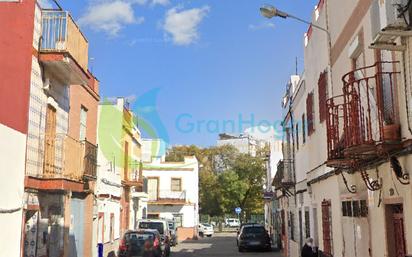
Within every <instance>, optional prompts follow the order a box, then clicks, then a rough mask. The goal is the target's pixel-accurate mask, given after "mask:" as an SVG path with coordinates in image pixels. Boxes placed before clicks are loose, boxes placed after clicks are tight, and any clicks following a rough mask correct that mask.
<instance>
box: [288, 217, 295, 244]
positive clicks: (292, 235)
mask: <svg viewBox="0 0 412 257" xmlns="http://www.w3.org/2000/svg"><path fill="white" fill-rule="evenodd" d="M289 231H290V232H289V233H290V239H291V240H295V215H294V214H293V212H289Z"/></svg>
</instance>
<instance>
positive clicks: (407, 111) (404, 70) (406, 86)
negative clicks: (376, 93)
mask: <svg viewBox="0 0 412 257" xmlns="http://www.w3.org/2000/svg"><path fill="white" fill-rule="evenodd" d="M403 44H406V46H407V49H408V54H410V47H409V42H406V39H405V38H402V45H403ZM402 62H403V74H404V75H403V79H404V84H405V107H406V119H407V121H408V130H409V133H410V134H412V128H411V123H410V117H409V115H410V113H409V100H408V80H407V78H406V74H408V73H407V70H406V55H405V51H402ZM410 65H411V63H410V57H408V69H409V71H410ZM409 76H410V73H409Z"/></svg>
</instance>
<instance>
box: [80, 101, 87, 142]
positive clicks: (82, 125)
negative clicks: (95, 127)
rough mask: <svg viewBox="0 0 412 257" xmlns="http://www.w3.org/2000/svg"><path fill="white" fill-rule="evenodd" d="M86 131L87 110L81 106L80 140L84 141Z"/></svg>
mask: <svg viewBox="0 0 412 257" xmlns="http://www.w3.org/2000/svg"><path fill="white" fill-rule="evenodd" d="M86 131H87V109H86V108H84V107H83V106H82V107H81V108H80V138H79V139H80V140H81V141H82V140H85V139H86Z"/></svg>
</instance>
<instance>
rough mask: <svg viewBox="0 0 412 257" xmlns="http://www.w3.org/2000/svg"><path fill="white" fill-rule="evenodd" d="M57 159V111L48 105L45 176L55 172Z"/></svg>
mask: <svg viewBox="0 0 412 257" xmlns="http://www.w3.org/2000/svg"><path fill="white" fill-rule="evenodd" d="M55 157H56V109H55V108H54V107H53V106H51V105H48V106H47V111H46V129H45V137H44V174H48V175H51V174H53V173H54V172H55V165H54V161H55Z"/></svg>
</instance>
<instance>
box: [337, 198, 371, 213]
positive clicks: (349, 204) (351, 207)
mask: <svg viewBox="0 0 412 257" xmlns="http://www.w3.org/2000/svg"><path fill="white" fill-rule="evenodd" d="M342 216H343V217H367V216H368V204H367V201H366V200H360V201H359V200H352V201H343V202H342Z"/></svg>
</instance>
